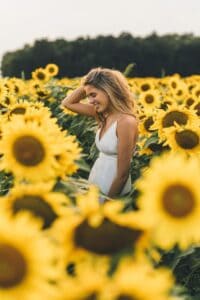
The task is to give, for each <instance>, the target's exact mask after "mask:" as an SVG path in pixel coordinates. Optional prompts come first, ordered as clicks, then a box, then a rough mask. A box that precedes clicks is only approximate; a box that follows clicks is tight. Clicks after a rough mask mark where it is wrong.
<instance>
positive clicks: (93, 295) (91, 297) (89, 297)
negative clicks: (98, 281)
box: [84, 293, 98, 300]
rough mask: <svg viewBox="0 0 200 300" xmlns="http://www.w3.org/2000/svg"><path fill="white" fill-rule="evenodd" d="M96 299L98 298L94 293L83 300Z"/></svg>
mask: <svg viewBox="0 0 200 300" xmlns="http://www.w3.org/2000/svg"><path fill="white" fill-rule="evenodd" d="M97 297H98V296H97V294H96V293H92V294H90V295H88V296H86V297H85V298H84V300H97Z"/></svg>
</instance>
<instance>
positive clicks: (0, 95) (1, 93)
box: [0, 79, 8, 102]
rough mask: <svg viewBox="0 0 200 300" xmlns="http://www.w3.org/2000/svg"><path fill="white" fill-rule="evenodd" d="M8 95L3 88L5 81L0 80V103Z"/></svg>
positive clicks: (6, 90) (4, 87)
mask: <svg viewBox="0 0 200 300" xmlns="http://www.w3.org/2000/svg"><path fill="white" fill-rule="evenodd" d="M7 93H8V89H7V88H6V86H5V81H4V80H2V79H0V102H2V101H3V100H4V99H5V97H6V95H7Z"/></svg>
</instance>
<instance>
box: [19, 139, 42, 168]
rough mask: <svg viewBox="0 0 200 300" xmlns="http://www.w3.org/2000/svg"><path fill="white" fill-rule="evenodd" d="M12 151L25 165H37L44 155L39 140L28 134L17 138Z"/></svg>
mask: <svg viewBox="0 0 200 300" xmlns="http://www.w3.org/2000/svg"><path fill="white" fill-rule="evenodd" d="M13 152H14V156H15V158H16V160H17V161H18V162H19V163H20V164H23V165H25V166H27V167H33V166H37V165H38V164H39V163H41V162H42V161H43V159H44V157H45V151H44V147H43V145H42V144H41V142H40V141H39V140H38V139H36V138H35V137H33V136H28V135H27V136H22V137H19V138H17V140H16V141H15V142H14V145H13Z"/></svg>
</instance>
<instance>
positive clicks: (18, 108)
mask: <svg viewBox="0 0 200 300" xmlns="http://www.w3.org/2000/svg"><path fill="white" fill-rule="evenodd" d="M31 105H32V104H31V102H29V101H23V100H22V101H19V102H15V103H13V104H10V105H9V106H8V112H7V116H8V119H10V118H11V117H12V116H13V115H25V114H26V112H27V110H28V108H29V107H31Z"/></svg>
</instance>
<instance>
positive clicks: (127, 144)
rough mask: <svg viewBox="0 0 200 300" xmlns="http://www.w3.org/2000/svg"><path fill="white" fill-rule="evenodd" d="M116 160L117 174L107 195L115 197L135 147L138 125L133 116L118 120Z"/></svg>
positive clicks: (117, 194) (128, 169) (121, 186)
mask: <svg viewBox="0 0 200 300" xmlns="http://www.w3.org/2000/svg"><path fill="white" fill-rule="evenodd" d="M117 134H118V161H117V176H116V177H115V179H114V180H113V183H112V185H111V187H110V190H109V193H108V196H109V197H117V196H119V194H120V193H121V191H122V189H123V187H124V184H125V183H126V181H127V179H128V176H129V171H130V165H131V158H132V156H133V150H134V148H135V143H136V137H137V134H138V126H137V121H136V120H135V118H133V117H131V116H128V117H127V116H126V117H124V118H122V119H121V120H119V121H118V128H117Z"/></svg>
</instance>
